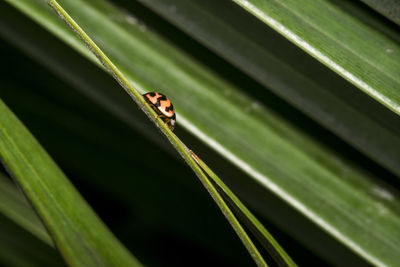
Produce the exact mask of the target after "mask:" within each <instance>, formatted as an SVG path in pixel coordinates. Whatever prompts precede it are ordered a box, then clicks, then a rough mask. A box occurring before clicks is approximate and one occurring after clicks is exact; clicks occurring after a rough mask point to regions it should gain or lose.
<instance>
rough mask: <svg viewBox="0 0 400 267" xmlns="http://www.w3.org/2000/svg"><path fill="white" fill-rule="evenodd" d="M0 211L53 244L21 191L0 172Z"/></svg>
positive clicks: (44, 240)
mask: <svg viewBox="0 0 400 267" xmlns="http://www.w3.org/2000/svg"><path fill="white" fill-rule="evenodd" d="M0 213H2V214H4V215H5V216H6V217H8V218H9V219H10V220H12V221H14V222H16V223H17V224H19V225H20V226H21V227H23V228H24V229H26V230H27V231H29V232H31V233H32V234H33V235H35V236H36V237H37V238H38V239H40V240H42V241H43V242H45V243H47V244H48V245H50V246H53V241H52V240H51V238H50V237H49V235H48V233H47V231H46V229H45V228H44V227H43V225H42V222H41V221H40V220H39V218H38V217H37V215H36V214H35V213H34V211H33V210H32V208H31V207H29V206H28V203H27V202H26V200H25V199H24V198H23V195H22V194H21V192H18V190H17V188H16V187H15V186H14V185H12V184H11V182H10V181H8V180H7V179H6V178H5V177H3V174H2V173H0Z"/></svg>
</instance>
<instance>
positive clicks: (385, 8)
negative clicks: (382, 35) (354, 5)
mask: <svg viewBox="0 0 400 267" xmlns="http://www.w3.org/2000/svg"><path fill="white" fill-rule="evenodd" d="M361 1H363V2H364V3H365V4H367V5H369V6H370V7H372V8H373V9H375V10H376V11H378V12H379V13H381V14H382V15H384V16H385V17H387V18H388V19H390V20H392V21H393V22H395V23H396V24H397V25H400V3H399V1H397V0H361Z"/></svg>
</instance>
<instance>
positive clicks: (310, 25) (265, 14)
mask: <svg viewBox="0 0 400 267" xmlns="http://www.w3.org/2000/svg"><path fill="white" fill-rule="evenodd" d="M234 1H235V2H236V3H237V4H238V5H240V6H242V7H243V8H245V9H246V10H248V11H249V12H250V13H252V14H253V15H254V16H256V17H257V18H259V19H260V20H262V21H263V22H265V23H266V24H267V25H269V26H270V27H272V28H273V29H275V30H276V31H278V32H280V33H281V34H282V35H284V36H285V37H286V38H288V39H289V40H290V41H292V42H293V43H295V44H296V45H298V46H299V47H301V48H302V49H304V50H305V51H306V52H308V53H309V54H311V55H312V56H313V57H315V58H316V59H318V60H319V61H321V62H322V63H323V64H325V65H326V66H328V67H329V68H331V69H332V70H334V71H335V72H337V73H338V74H340V75H341V76H343V77H344V78H346V79H347V80H349V81H350V82H351V83H353V84H354V85H355V86H357V87H358V88H360V89H361V90H363V91H364V92H365V93H367V94H369V95H370V96H372V97H373V98H375V99H376V100H377V101H379V102H381V103H382V104H383V105H385V106H386V107H388V108H389V109H391V110H392V111H393V112H396V113H397V114H400V92H399V90H397V89H398V88H400V45H399V44H398V43H397V42H395V41H393V40H392V39H390V38H389V37H388V36H385V35H384V34H383V33H380V32H377V31H376V30H374V29H372V28H369V27H368V26H366V25H365V24H364V23H363V22H361V21H359V20H357V19H356V18H353V17H351V16H350V15H349V14H347V13H346V12H344V11H343V10H341V9H340V8H339V7H338V6H336V5H335V3H333V2H332V1H329V0H320V1H307V0H301V1H297V0H288V1H278V0H273V1H263V0H234Z"/></svg>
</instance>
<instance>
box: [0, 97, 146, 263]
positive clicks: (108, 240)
mask: <svg viewBox="0 0 400 267" xmlns="http://www.w3.org/2000/svg"><path fill="white" fill-rule="evenodd" d="M0 114H2V116H1V117H0V156H1V158H2V161H3V163H4V164H5V165H6V166H7V169H8V170H9V171H10V173H11V174H12V175H13V177H14V178H15V180H16V181H17V182H18V184H19V185H20V187H21V188H22V190H23V191H24V193H25V195H26V196H27V198H28V199H29V201H30V202H31V204H32V206H33V207H34V208H35V210H36V212H37V213H38V215H39V216H40V218H41V219H42V221H43V222H44V224H45V226H46V228H47V230H48V231H49V233H50V235H51V236H52V238H53V240H54V242H55V244H56V246H57V248H58V249H59V251H60V253H61V254H62V256H63V257H64V259H65V261H66V262H67V263H68V264H69V265H72V266H82V265H85V266H99V265H107V264H109V265H115V266H121V265H125V266H135V265H139V263H138V261H137V260H136V259H134V258H133V257H132V255H130V253H129V252H128V251H127V250H126V249H125V248H124V247H123V246H122V245H121V244H120V243H119V241H118V240H117V239H116V238H115V237H114V236H113V235H112V233H111V232H110V231H109V230H108V229H107V228H106V227H105V226H104V224H103V223H102V222H101V221H100V219H99V218H98V217H97V216H96V214H95V213H94V212H93V211H92V210H91V208H90V207H89V206H88V205H87V204H86V202H85V201H84V200H83V199H82V197H81V196H80V195H79V193H78V192H77V191H76V190H75V189H74V187H73V186H72V185H71V183H70V182H69V181H68V179H67V178H66V177H65V176H64V174H63V173H62V172H61V171H60V170H59V169H58V167H57V166H56V164H55V163H54V162H53V161H52V159H51V158H50V157H49V156H48V155H47V153H46V152H45V151H44V150H43V148H42V147H41V146H40V144H39V143H38V142H37V141H36V140H35V139H34V138H33V137H32V136H31V134H30V133H29V132H28V130H27V129H26V128H25V127H24V126H23V125H22V124H21V122H19V120H18V119H17V118H16V117H15V115H14V114H12V112H11V111H10V110H9V109H8V108H7V107H6V105H5V104H4V103H3V101H1V100H0ZM43 166H45V167H43Z"/></svg>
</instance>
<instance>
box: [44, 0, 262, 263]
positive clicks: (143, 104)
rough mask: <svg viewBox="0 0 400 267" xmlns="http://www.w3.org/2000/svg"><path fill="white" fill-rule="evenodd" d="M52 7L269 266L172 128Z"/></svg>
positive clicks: (56, 7) (54, 4)
mask: <svg viewBox="0 0 400 267" xmlns="http://www.w3.org/2000/svg"><path fill="white" fill-rule="evenodd" d="M47 2H48V3H49V5H50V6H51V7H52V8H53V9H54V10H55V11H56V12H57V14H58V15H59V16H60V17H61V18H62V19H63V20H64V21H65V22H66V23H67V24H68V25H69V26H70V27H71V28H72V29H73V30H74V31H75V33H76V34H77V35H78V36H79V37H80V38H81V39H82V40H83V41H84V42H85V44H86V45H87V47H88V48H89V49H90V50H91V51H92V53H93V54H94V55H95V56H96V57H97V58H98V59H99V60H100V62H101V63H102V64H103V66H104V67H105V68H106V70H107V71H108V72H110V74H111V75H112V76H113V77H114V78H115V79H116V80H117V81H118V83H119V84H120V85H121V86H122V87H123V88H124V89H125V91H126V92H127V93H128V94H129V95H130V96H131V97H132V99H133V100H134V101H135V102H136V103H137V104H138V105H139V106H140V107H141V109H142V110H143V111H144V112H145V113H146V115H147V116H148V117H149V118H150V119H151V120H152V121H153V122H154V123H155V124H156V126H157V127H158V128H159V129H160V130H161V132H162V133H163V134H164V135H165V136H166V137H167V138H168V140H169V141H170V142H171V144H172V145H173V146H174V147H175V149H176V150H177V151H178V152H179V154H180V155H181V156H182V157H183V159H184V160H185V162H186V163H187V164H188V165H189V166H190V167H191V168H192V170H193V171H194V172H195V174H196V175H197V176H198V177H199V179H200V181H201V182H202V183H203V185H204V186H205V188H206V189H207V191H208V192H209V193H210V195H211V196H212V198H213V199H214V201H215V202H216V203H217V205H218V206H219V208H220V209H221V211H222V213H223V214H224V215H225V217H226V218H227V220H228V221H229V223H230V224H231V226H232V227H233V229H234V230H235V231H236V233H237V234H238V236H239V238H240V239H241V240H242V242H243V244H244V246H245V247H246V248H247V250H248V251H249V253H250V255H251V256H252V258H253V259H254V261H255V262H256V263H257V265H258V266H267V264H266V263H265V261H264V259H263V258H262V256H261V254H260V253H259V252H258V250H257V248H256V246H255V245H254V244H253V242H252V241H251V239H250V238H249V236H248V235H247V234H246V232H245V231H244V229H243V227H242V226H241V225H240V223H239V222H238V220H237V219H236V217H235V216H234V214H233V213H232V211H231V210H230V209H229V207H228V205H227V204H226V203H225V201H224V200H223V198H222V197H221V195H220V194H219V193H218V191H217V190H216V188H215V187H214V186H213V185H212V183H211V182H210V181H209V180H208V178H207V176H206V175H205V174H204V172H203V171H202V169H201V168H200V167H199V166H198V165H197V163H196V162H195V161H194V159H193V158H192V156H191V154H190V153H189V150H188V149H187V147H186V146H185V145H184V144H183V143H182V141H181V140H180V139H179V138H178V137H177V136H176V135H175V134H174V133H173V132H172V131H171V130H170V129H169V128H168V126H167V125H166V124H165V123H164V122H163V121H162V120H161V119H160V118H159V117H158V116H157V114H156V113H155V111H154V110H153V109H152V108H151V107H150V106H149V105H148V104H147V103H146V101H145V100H144V99H143V97H142V95H141V94H140V93H139V92H138V91H137V90H136V89H135V88H134V87H133V86H132V84H131V83H130V82H129V81H128V79H127V78H126V77H125V76H124V75H123V74H122V72H121V71H120V70H119V69H118V68H117V67H116V66H115V65H114V64H113V63H112V61H111V60H110V59H109V58H108V57H107V56H106V55H105V54H104V53H103V51H101V49H100V48H99V47H98V46H97V45H96V44H95V43H94V42H93V40H92V39H91V38H90V37H89V36H88V35H87V34H86V33H85V32H84V31H83V29H82V28H81V27H80V26H79V25H78V24H77V23H76V22H75V21H74V20H73V19H72V18H71V16H69V14H68V13H67V12H66V11H65V10H64V9H63V8H62V7H61V6H60V5H59V4H58V3H57V1H55V0H47Z"/></svg>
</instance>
